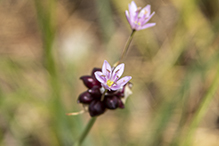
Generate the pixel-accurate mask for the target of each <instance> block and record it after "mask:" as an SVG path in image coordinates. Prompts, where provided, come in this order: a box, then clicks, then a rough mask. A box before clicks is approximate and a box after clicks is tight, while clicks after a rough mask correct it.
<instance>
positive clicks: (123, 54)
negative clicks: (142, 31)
mask: <svg viewBox="0 0 219 146" xmlns="http://www.w3.org/2000/svg"><path fill="white" fill-rule="evenodd" d="M134 34H135V30H132V33H131V34H130V36H129V38H128V40H127V42H126V44H125V47H124V48H123V50H122V55H121V56H120V58H119V61H117V62H116V63H115V64H114V65H113V66H114V67H116V66H117V65H118V64H119V63H120V62H121V60H122V59H123V58H124V56H125V55H126V53H127V51H128V48H129V46H130V44H131V42H132V38H133V36H134Z"/></svg>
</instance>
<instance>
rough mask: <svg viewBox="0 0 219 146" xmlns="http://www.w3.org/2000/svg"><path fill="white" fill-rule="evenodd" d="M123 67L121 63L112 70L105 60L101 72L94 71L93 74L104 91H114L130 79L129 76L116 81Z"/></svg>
mask: <svg viewBox="0 0 219 146" xmlns="http://www.w3.org/2000/svg"><path fill="white" fill-rule="evenodd" d="M124 67H125V65H124V63H122V64H119V65H118V66H117V67H116V68H115V69H112V68H111V66H110V64H109V63H108V62H107V61H106V60H105V61H104V63H103V66H102V72H100V71H96V72H95V73H94V74H95V77H96V79H97V80H98V81H99V82H100V83H101V84H102V86H103V87H104V88H105V89H107V90H113V91H116V90H119V89H121V88H122V87H123V86H124V85H125V84H126V83H127V82H128V81H129V80H131V78H132V77H131V76H125V77H123V78H121V79H120V80H118V79H119V78H120V77H121V75H122V74H123V72H124Z"/></svg>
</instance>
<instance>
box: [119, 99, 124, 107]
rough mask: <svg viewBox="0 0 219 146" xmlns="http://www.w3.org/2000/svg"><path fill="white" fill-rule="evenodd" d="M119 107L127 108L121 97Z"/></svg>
mask: <svg viewBox="0 0 219 146" xmlns="http://www.w3.org/2000/svg"><path fill="white" fill-rule="evenodd" d="M118 107H119V108H125V105H124V103H123V102H122V100H121V99H120V98H118Z"/></svg>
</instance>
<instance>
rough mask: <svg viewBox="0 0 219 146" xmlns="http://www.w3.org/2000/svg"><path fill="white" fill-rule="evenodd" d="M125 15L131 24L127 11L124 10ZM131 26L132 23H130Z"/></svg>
mask: <svg viewBox="0 0 219 146" xmlns="http://www.w3.org/2000/svg"><path fill="white" fill-rule="evenodd" d="M125 16H126V19H127V20H128V22H129V24H130V25H131V21H130V18H129V12H128V11H127V10H126V11H125ZM131 26H132V25H131Z"/></svg>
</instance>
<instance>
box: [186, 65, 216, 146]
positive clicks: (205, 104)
mask: <svg viewBox="0 0 219 146" xmlns="http://www.w3.org/2000/svg"><path fill="white" fill-rule="evenodd" d="M218 86H219V67H218V69H217V73H216V76H215V79H214V81H213V83H212V84H211V86H210V88H209V90H208V92H207V93H206V95H205V96H204V98H203V101H202V102H201V104H200V105H199V108H198V110H197V112H196V113H195V115H194V118H193V120H192V121H191V124H190V126H189V131H188V134H186V136H185V138H184V140H185V141H184V144H183V146H190V145H191V142H192V135H193V134H194V132H195V129H196V128H197V127H198V124H199V123H200V121H201V119H202V117H203V116H204V115H205V113H206V111H207V108H208V105H209V104H210V102H211V100H212V99H213V97H214V94H215V92H216V91H217V89H218Z"/></svg>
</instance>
